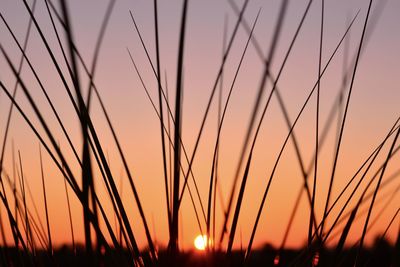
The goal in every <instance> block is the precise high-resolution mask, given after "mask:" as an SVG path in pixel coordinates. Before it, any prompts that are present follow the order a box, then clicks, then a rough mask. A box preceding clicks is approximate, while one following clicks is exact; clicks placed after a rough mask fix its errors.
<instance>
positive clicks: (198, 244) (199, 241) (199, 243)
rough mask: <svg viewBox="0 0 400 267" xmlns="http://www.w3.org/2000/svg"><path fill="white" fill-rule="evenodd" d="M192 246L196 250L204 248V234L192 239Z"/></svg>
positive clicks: (205, 237) (205, 242)
mask: <svg viewBox="0 0 400 267" xmlns="http://www.w3.org/2000/svg"><path fill="white" fill-rule="evenodd" d="M194 247H195V248H196V249H197V250H205V249H206V247H207V236H206V235H198V236H197V237H196V238H195V239H194Z"/></svg>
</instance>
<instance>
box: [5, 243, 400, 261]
mask: <svg viewBox="0 0 400 267" xmlns="http://www.w3.org/2000/svg"><path fill="white" fill-rule="evenodd" d="M128 255H129V254H128V253H127V252H124V253H121V252H117V251H113V250H111V251H107V252H106V251H104V252H103V253H95V254H94V256H92V257H90V256H88V255H87V253H85V252H84V250H83V249H77V250H76V252H75V253H74V252H73V250H72V249H70V248H69V247H66V246H64V247H61V248H60V249H58V250H56V251H54V252H53V255H50V253H49V252H48V251H43V250H42V251H36V252H35V253H29V254H27V253H25V252H24V251H22V250H16V249H15V248H7V249H5V248H2V249H1V266H60V267H62V266H113V267H117V266H161V267H163V266H178V267H179V266H189V267H202V266H232V267H236V266H238V267H239V266H246V267H247V266H249V267H251V266H354V264H355V261H356V257H357V249H356V248H353V249H345V250H344V251H342V252H341V253H340V254H335V251H334V250H325V251H321V252H319V253H315V252H314V253H306V252H305V251H303V250H284V251H281V252H280V253H278V251H277V250H276V249H274V248H272V247H269V246H266V247H264V248H263V249H260V250H257V251H254V252H252V254H251V256H250V257H249V258H248V261H247V262H244V253H243V252H241V251H235V252H233V253H232V254H231V255H230V256H227V255H226V253H222V252H214V253H211V252H210V253H209V254H207V253H205V252H204V253H202V252H193V251H192V252H183V253H179V255H176V256H175V257H171V255H170V254H168V253H167V252H166V251H161V252H159V254H158V255H157V261H156V263H154V261H152V260H151V258H150V256H149V255H148V254H147V253H144V254H143V255H142V258H141V259H140V262H141V264H136V265H135V264H134V261H133V259H132V258H131V257H130V256H128ZM399 260H400V255H399V253H398V249H396V248H395V247H393V246H390V244H388V243H387V242H381V243H380V244H377V245H375V246H374V247H373V248H370V249H364V250H362V251H361V253H360V255H359V257H358V259H357V266H395V267H398V266H400V261H399Z"/></svg>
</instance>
